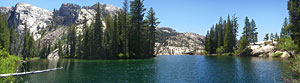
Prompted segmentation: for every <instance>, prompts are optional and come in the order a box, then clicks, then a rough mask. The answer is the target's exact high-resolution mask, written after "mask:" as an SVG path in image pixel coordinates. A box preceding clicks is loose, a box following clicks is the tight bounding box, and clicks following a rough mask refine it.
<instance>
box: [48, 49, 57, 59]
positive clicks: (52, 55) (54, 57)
mask: <svg viewBox="0 0 300 83" xmlns="http://www.w3.org/2000/svg"><path fill="white" fill-rule="evenodd" d="M47 58H48V59H50V60H53V59H59V56H58V49H55V50H54V51H52V53H50V54H49V55H48V57H47Z"/></svg>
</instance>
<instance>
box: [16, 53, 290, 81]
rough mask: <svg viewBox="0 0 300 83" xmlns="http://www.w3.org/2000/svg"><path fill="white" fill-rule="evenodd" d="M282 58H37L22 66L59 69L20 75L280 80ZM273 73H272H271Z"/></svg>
mask: <svg viewBox="0 0 300 83" xmlns="http://www.w3.org/2000/svg"><path fill="white" fill-rule="evenodd" d="M283 64H284V62H283V61H281V60H278V59H268V58H257V57H224V56H215V57H211V56H158V57H156V58H153V59H141V60H77V59H63V60H40V61H31V62H28V63H26V64H24V66H25V70H26V71H32V70H43V69H48V68H57V67H64V69H62V70H57V71H51V72H45V73H39V74H31V75H26V76H21V77H22V78H23V79H24V81H29V82H33V83H42V82H45V81H47V82H51V83H78V82H79V83H90V82H92V83H93V82H137V83H140V82H150V83H202V82H217V83H219V82H230V83H236V82H239V83H240V82H255V83H256V82H259V83H260V82H274V79H275V81H276V82H281V81H280V77H281V76H282V73H283V70H284V69H283V68H284V65H283ZM273 76H274V77H273Z"/></svg>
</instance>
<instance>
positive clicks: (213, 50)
mask: <svg viewBox="0 0 300 83" xmlns="http://www.w3.org/2000/svg"><path fill="white" fill-rule="evenodd" d="M209 39H210V40H209V45H210V47H209V48H210V49H209V54H215V53H216V49H217V46H216V45H217V43H216V33H215V30H214V26H212V27H211V29H210V35H209Z"/></svg>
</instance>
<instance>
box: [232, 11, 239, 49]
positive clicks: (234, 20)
mask: <svg viewBox="0 0 300 83" xmlns="http://www.w3.org/2000/svg"><path fill="white" fill-rule="evenodd" d="M231 24H232V30H233V31H232V32H233V40H232V43H233V44H234V45H233V47H234V48H237V47H236V43H237V39H236V37H237V36H238V29H239V24H238V17H236V16H235V15H233V16H232V19H231Z"/></svg>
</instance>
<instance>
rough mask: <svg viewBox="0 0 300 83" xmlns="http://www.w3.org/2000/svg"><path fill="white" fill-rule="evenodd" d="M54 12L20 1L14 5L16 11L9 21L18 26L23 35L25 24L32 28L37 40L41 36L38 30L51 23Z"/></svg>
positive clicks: (17, 28)
mask: <svg viewBox="0 0 300 83" xmlns="http://www.w3.org/2000/svg"><path fill="white" fill-rule="evenodd" d="M51 20H52V12H51V11H49V10H46V9H43V8H39V7H36V6H32V5H30V4H26V3H18V4H16V6H15V7H14V13H12V15H11V16H10V19H9V23H10V25H13V26H15V27H16V30H17V31H18V32H20V35H21V37H23V32H24V29H25V25H26V26H27V28H28V29H29V30H30V33H31V35H32V36H33V38H34V39H35V40H37V39H39V38H40V37H41V34H39V33H38V32H39V31H40V30H43V29H44V28H45V27H46V26H48V25H49V24H50V23H51Z"/></svg>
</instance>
